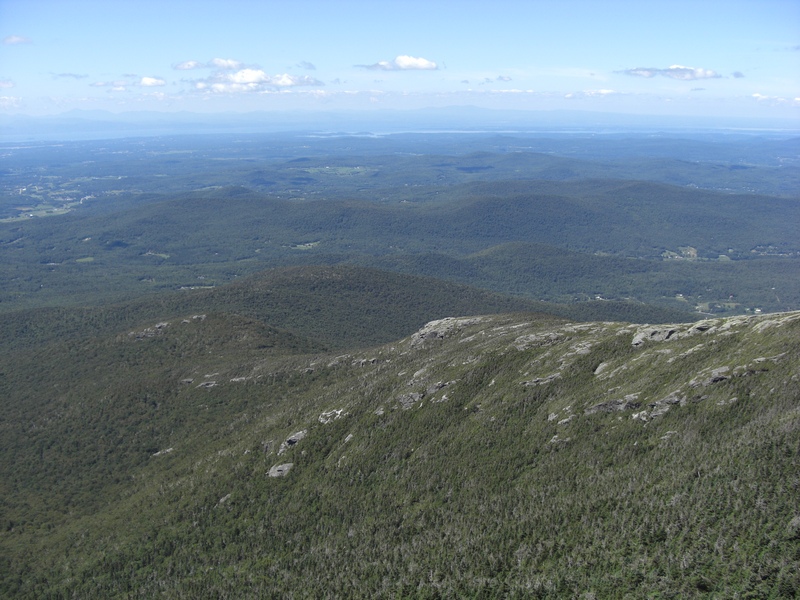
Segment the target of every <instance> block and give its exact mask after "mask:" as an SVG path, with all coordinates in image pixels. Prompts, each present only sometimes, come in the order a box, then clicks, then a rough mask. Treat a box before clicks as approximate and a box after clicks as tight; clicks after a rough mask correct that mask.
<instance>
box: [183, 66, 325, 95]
mask: <svg viewBox="0 0 800 600" xmlns="http://www.w3.org/2000/svg"><path fill="white" fill-rule="evenodd" d="M321 85H324V84H323V83H322V82H321V81H318V80H316V79H314V78H313V77H309V76H308V75H289V74H288V73H283V74H280V75H268V74H267V73H266V72H265V71H263V70H261V69H251V68H247V69H239V70H238V71H235V72H233V73H228V72H225V71H218V72H217V73H214V74H213V75H212V76H211V77H208V78H206V79H199V80H197V81H195V82H194V87H195V89H197V90H200V91H210V92H221V93H236V92H264V91H269V90H275V89H285V88H290V87H298V86H321Z"/></svg>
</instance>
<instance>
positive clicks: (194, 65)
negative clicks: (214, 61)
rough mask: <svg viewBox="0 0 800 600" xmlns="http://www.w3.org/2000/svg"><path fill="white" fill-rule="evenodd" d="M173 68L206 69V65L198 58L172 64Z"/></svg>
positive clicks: (179, 69) (186, 69) (187, 69)
mask: <svg viewBox="0 0 800 600" xmlns="http://www.w3.org/2000/svg"><path fill="white" fill-rule="evenodd" d="M172 68H173V69H176V70H178V71H190V70H192V69H204V68H205V65H204V64H203V63H201V62H197V61H196V60H185V61H183V62H179V63H178V64H177V65H172Z"/></svg>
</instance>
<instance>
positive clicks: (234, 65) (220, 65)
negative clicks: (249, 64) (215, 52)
mask: <svg viewBox="0 0 800 600" xmlns="http://www.w3.org/2000/svg"><path fill="white" fill-rule="evenodd" d="M208 66H209V67H210V68H214V69H224V70H228V71H235V70H236V69H241V68H242V63H241V61H238V60H234V59H232V58H212V59H211V61H210V62H209V63H208Z"/></svg>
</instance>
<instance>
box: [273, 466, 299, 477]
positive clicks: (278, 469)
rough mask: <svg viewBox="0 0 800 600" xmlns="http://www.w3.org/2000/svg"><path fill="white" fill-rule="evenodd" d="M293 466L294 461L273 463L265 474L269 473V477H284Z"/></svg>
mask: <svg viewBox="0 0 800 600" xmlns="http://www.w3.org/2000/svg"><path fill="white" fill-rule="evenodd" d="M293 466H294V463H284V464H282V465H275V466H274V467H272V468H271V469H270V470H269V473H267V475H269V476H270V477H286V475H287V474H288V473H289V471H291V470H292V467H293Z"/></svg>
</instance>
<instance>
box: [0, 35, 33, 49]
mask: <svg viewBox="0 0 800 600" xmlns="http://www.w3.org/2000/svg"><path fill="white" fill-rule="evenodd" d="M3 43H4V44H5V45H6V46H14V45H16V44H32V43H33V41H32V40H31V39H30V38H26V37H25V36H22V35H7V36H6V37H4V38H3Z"/></svg>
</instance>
